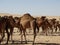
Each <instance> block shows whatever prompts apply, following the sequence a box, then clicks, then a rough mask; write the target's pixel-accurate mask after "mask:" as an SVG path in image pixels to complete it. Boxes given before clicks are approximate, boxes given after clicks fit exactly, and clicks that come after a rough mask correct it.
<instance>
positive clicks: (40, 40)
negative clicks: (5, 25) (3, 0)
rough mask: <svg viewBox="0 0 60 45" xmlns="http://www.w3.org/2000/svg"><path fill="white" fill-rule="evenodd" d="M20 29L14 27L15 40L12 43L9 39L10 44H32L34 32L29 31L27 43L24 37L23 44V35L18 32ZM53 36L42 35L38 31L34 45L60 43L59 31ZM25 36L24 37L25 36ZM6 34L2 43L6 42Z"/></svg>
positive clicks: (56, 44)
mask: <svg viewBox="0 0 60 45" xmlns="http://www.w3.org/2000/svg"><path fill="white" fill-rule="evenodd" d="M17 30H18V29H14V33H13V40H14V42H13V43H12V41H11V39H10V41H9V44H8V45H32V42H33V34H32V33H29V32H28V31H27V33H28V34H27V35H26V39H27V44H25V40H24V39H23V44H21V35H19V34H20V32H17ZM53 34H54V35H53V36H51V35H50V36H45V35H41V33H38V34H37V36H36V39H35V44H34V45H60V36H58V33H53ZM23 38H24V37H23ZM6 39H7V38H6V36H5V38H4V40H3V42H2V43H1V44H5V43H6Z"/></svg>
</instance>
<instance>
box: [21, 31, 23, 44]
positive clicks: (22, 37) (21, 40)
mask: <svg viewBox="0 0 60 45" xmlns="http://www.w3.org/2000/svg"><path fill="white" fill-rule="evenodd" d="M22 41H23V34H22V32H21V44H22Z"/></svg>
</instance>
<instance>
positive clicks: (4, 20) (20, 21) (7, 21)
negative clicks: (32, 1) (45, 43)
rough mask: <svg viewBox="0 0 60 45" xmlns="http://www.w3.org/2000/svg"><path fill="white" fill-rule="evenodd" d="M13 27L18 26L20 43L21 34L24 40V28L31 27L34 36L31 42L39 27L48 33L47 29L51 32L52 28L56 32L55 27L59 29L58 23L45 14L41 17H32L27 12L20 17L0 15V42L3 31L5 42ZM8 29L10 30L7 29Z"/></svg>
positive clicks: (59, 24)
mask: <svg viewBox="0 0 60 45" xmlns="http://www.w3.org/2000/svg"><path fill="white" fill-rule="evenodd" d="M14 27H17V28H19V31H20V34H21V43H22V40H23V38H22V37H23V36H24V39H25V42H26V43H27V40H26V29H32V30H33V34H34V38H33V43H34V41H35V38H36V36H37V33H39V28H40V27H41V28H42V32H43V33H45V34H46V35H48V31H49V30H51V34H52V33H53V30H54V29H55V32H57V28H58V29H59V30H60V23H59V21H57V20H56V19H55V18H52V19H48V18H47V17H46V16H41V17H36V18H35V17H33V16H31V15H30V14H29V13H26V14H24V15H23V16H21V17H13V16H2V17H1V16H0V35H1V38H0V43H1V42H2V41H3V39H4V37H5V31H6V34H7V42H6V44H8V41H9V39H10V36H11V40H12V34H13V30H14ZM8 29H10V32H9V31H8Z"/></svg>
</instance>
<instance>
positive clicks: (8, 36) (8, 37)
mask: <svg viewBox="0 0 60 45" xmlns="http://www.w3.org/2000/svg"><path fill="white" fill-rule="evenodd" d="M6 33H7V42H6V44H8V41H9V39H10V34H9V31H8V29H7V28H6Z"/></svg>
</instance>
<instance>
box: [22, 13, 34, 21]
mask: <svg viewBox="0 0 60 45" xmlns="http://www.w3.org/2000/svg"><path fill="white" fill-rule="evenodd" d="M21 19H22V20H33V19H34V18H33V17H32V16H31V15H30V14H29V13H26V14H24V15H23V16H22V17H21Z"/></svg>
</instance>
